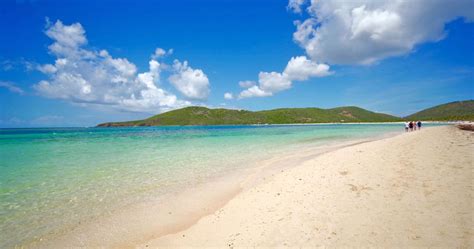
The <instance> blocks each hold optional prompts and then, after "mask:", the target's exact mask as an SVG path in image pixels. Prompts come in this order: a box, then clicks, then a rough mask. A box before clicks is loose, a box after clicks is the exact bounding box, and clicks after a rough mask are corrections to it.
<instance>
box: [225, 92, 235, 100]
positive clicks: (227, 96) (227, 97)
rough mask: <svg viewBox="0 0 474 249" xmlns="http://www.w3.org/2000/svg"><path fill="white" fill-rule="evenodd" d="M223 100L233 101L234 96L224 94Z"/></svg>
mask: <svg viewBox="0 0 474 249" xmlns="http://www.w3.org/2000/svg"><path fill="white" fill-rule="evenodd" d="M224 99H229V100H230V99H234V95H232V93H224Z"/></svg>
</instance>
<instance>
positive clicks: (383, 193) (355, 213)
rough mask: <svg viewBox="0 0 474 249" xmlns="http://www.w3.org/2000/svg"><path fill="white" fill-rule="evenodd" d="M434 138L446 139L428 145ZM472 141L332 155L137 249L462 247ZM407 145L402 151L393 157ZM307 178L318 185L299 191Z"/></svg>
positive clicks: (427, 134)
mask: <svg viewBox="0 0 474 249" xmlns="http://www.w3.org/2000/svg"><path fill="white" fill-rule="evenodd" d="M441 134H443V135H448V136H445V137H442V138H440V139H437V137H436V135H441ZM433 136H435V137H433ZM407 140H408V141H413V142H414V141H417V142H419V143H422V146H426V147H429V149H423V148H420V149H416V146H415V144H413V145H412V144H411V143H412V142H408V141H407ZM438 140H443V141H441V142H439V141H438ZM472 141H473V137H472V133H469V132H466V131H461V130H458V129H457V128H456V127H454V126H442V127H430V128H425V129H424V130H423V129H422V130H421V131H418V132H409V133H402V134H400V135H398V136H392V137H389V138H384V139H381V140H376V141H371V142H367V143H362V144H358V145H353V146H348V147H343V148H340V149H336V150H334V151H330V152H328V153H325V154H321V155H318V156H316V157H312V158H310V159H308V160H305V161H304V162H301V163H300V164H299V165H296V166H294V167H292V168H289V169H288V170H284V171H281V172H279V173H278V174H275V176H273V177H272V179H270V180H268V181H266V182H263V183H260V184H258V185H256V186H252V187H251V188H249V189H248V191H245V192H241V193H240V194H238V195H236V196H235V197H234V198H232V199H231V200H230V201H229V202H228V203H227V204H226V205H224V206H223V207H222V208H220V209H219V210H218V211H216V212H214V213H213V214H211V215H207V216H205V217H203V218H201V219H200V220H199V221H198V222H197V223H196V224H194V225H193V226H191V227H189V228H188V229H186V230H183V231H180V232H178V233H175V234H170V235H167V236H162V237H157V238H155V239H152V240H149V241H148V242H146V243H142V244H140V245H139V247H141V248H145V247H152V248H153V247H160V248H173V247H190V246H193V245H200V246H204V247H224V246H225V247H234V246H235V247H248V246H250V247H255V246H256V247H260V246H272V247H273V246H297V247H307V246H310V247H313V246H323V247H325V246H329V247H347V246H349V247H354V246H356V247H363V246H376V247H377V246H380V247H394V246H402V247H413V246H425V247H426V246H428V247H432V246H442V247H469V245H472V240H473V231H472V225H473V224H472V223H473V221H472V215H473V211H472V167H473V161H474V156H473V155H472V153H471V154H469V153H470V151H471V152H472V149H473V148H474V145H473V143H472ZM407 142H408V145H407V146H409V149H410V150H409V151H406V149H405V151H404V149H403V148H400V149H399V148H398V147H397V146H401V147H403V144H407ZM452 144H455V146H456V147H453V146H452ZM456 144H457V145H456ZM386 147H387V148H389V151H387V148H386ZM441 147H442V148H441ZM390 151H391V152H390ZM402 151H403V152H402ZM434 151H436V154H433V153H435V152H434ZM444 151H449V153H447V152H444ZM381 152H384V153H382V154H380V153H381ZM438 152H439V153H438ZM399 153H401V154H399ZM466 153H468V154H466ZM451 154H454V156H453V155H451ZM420 155H424V156H423V157H420ZM357 161H359V162H358V163H357V164H355V162H357ZM381 162H385V163H381ZM389 162H390V163H389ZM387 163H389V164H387ZM314 164H317V165H318V166H315V165H314ZM410 165H412V166H410ZM380 166H385V167H388V168H385V169H380V168H379V167H380ZM442 166H444V167H442ZM413 167H414V168H413ZM433 167H434V168H433ZM445 167H448V168H445ZM311 177H313V178H316V179H318V180H316V182H315V181H310V182H307V180H308V178H311ZM288 194H289V195H288ZM343 203H344V204H343ZM341 204H342V205H341ZM351 207H353V208H351ZM243 210H246V211H245V212H244V211H243ZM337 210H338V211H337ZM349 217H351V218H349ZM375 217H378V218H375ZM469 217H471V219H470V218H469ZM347 218H349V219H347ZM453 218H454V220H453ZM447 224H449V225H447ZM446 226H448V227H449V229H447V230H446V229H445V227H446ZM458 235H459V236H458ZM135 246H136V245H135Z"/></svg>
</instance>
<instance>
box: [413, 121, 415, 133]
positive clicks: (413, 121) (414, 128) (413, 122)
mask: <svg viewBox="0 0 474 249" xmlns="http://www.w3.org/2000/svg"><path fill="white" fill-rule="evenodd" d="M413 130H415V131H416V122H415V121H413Z"/></svg>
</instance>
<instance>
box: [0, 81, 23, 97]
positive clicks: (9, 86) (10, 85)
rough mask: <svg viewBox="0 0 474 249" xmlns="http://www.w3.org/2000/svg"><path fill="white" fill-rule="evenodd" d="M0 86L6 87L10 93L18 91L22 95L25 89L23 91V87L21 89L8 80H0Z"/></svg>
mask: <svg viewBox="0 0 474 249" xmlns="http://www.w3.org/2000/svg"><path fill="white" fill-rule="evenodd" d="M0 87H3V88H6V89H8V91H10V92H12V93H18V94H20V95H23V94H24V93H25V91H23V89H21V88H20V87H18V86H17V85H15V84H14V83H12V82H8V81H0Z"/></svg>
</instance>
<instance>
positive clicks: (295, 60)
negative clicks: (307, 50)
mask: <svg viewBox="0 0 474 249" xmlns="http://www.w3.org/2000/svg"><path fill="white" fill-rule="evenodd" d="M284 73H285V74H286V75H288V78H289V79H290V80H307V79H309V78H310V77H324V76H328V75H330V74H331V72H330V71H329V66H328V65H326V64H322V63H320V64H318V63H315V62H313V61H311V60H309V59H308V58H306V56H297V57H292V58H291V59H290V61H289V62H288V65H286V68H285V71H284Z"/></svg>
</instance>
